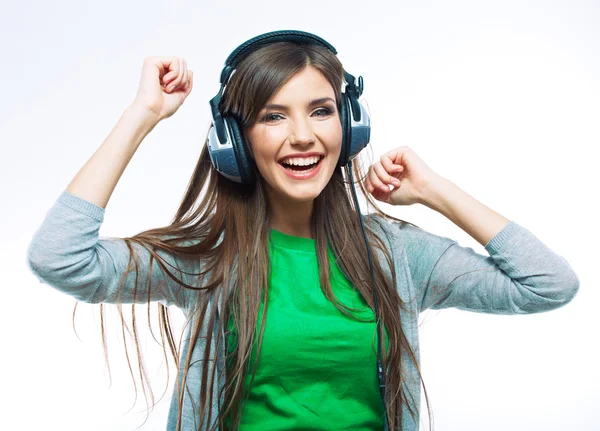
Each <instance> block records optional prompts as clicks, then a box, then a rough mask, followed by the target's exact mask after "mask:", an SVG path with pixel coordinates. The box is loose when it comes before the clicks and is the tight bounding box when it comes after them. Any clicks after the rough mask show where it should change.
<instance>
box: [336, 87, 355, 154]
mask: <svg viewBox="0 0 600 431" xmlns="http://www.w3.org/2000/svg"><path fill="white" fill-rule="evenodd" d="M340 97H341V99H340V122H341V123H342V150H341V151H340V158H339V160H338V166H345V165H346V164H347V163H348V158H349V153H350V143H351V142H352V130H351V127H350V117H349V115H350V112H349V110H350V108H349V106H348V96H346V94H345V93H342V94H341V96H340Z"/></svg>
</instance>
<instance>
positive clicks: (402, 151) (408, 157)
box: [365, 146, 441, 205]
mask: <svg viewBox="0 0 600 431" xmlns="http://www.w3.org/2000/svg"><path fill="white" fill-rule="evenodd" d="M438 179H441V177H440V176H439V175H438V174H436V173H435V172H434V171H433V170H431V168H430V167H429V166H427V165H426V164H425V162H424V161H423V160H421V158H420V157H419V156H417V154H416V153H415V152H414V151H413V150H412V149H411V148H409V147H406V146H404V147H398V148H396V149H393V150H391V151H388V152H387V153H385V154H384V155H383V156H381V159H380V161H378V162H376V163H374V164H373V165H371V167H370V168H369V172H368V173H367V176H366V180H365V187H366V188H367V191H368V192H369V193H371V195H373V197H374V198H375V199H377V200H378V201H381V202H385V203H388V204H390V205H412V204H414V203H423V202H424V199H425V196H426V190H427V187H428V186H429V185H430V184H432V182H434V181H437V180H438ZM390 185H391V186H393V188H392V189H391V190H390V187H389V186H390Z"/></svg>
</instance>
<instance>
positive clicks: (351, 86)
mask: <svg viewBox="0 0 600 431" xmlns="http://www.w3.org/2000/svg"><path fill="white" fill-rule="evenodd" d="M275 42H293V43H296V44H300V45H302V44H304V45H318V46H324V47H325V48H327V49H329V50H330V51H331V52H333V53H334V54H336V55H337V51H336V49H335V48H334V47H333V46H331V45H330V44H329V43H328V42H326V41H325V40H323V39H321V38H320V37H318V36H316V35H314V34H311V33H306V32H303V31H296V30H281V31H272V32H269V33H264V34H261V35H258V36H256V37H253V38H252V39H250V40H247V41H246V42H244V43H242V44H241V45H240V46H238V47H237V48H236V49H235V50H234V51H233V52H232V53H231V54H229V57H227V60H225V67H224V68H223V70H222V71H221V80H220V81H221V88H220V89H219V92H218V93H217V95H216V96H215V97H213V98H212V99H211V100H210V102H209V104H210V111H211V114H212V127H211V129H210V132H209V134H208V143H207V146H208V154H209V155H210V160H211V162H212V164H213V166H214V167H215V169H216V170H217V171H218V172H219V173H220V174H221V175H223V176H224V177H226V178H228V179H230V180H232V181H234V182H236V183H242V184H252V183H254V181H255V174H254V161H253V160H252V157H251V155H250V150H249V146H248V143H247V142H246V140H245V139H244V134H243V129H242V127H241V125H240V123H239V122H238V120H237V119H236V118H235V117H234V116H232V115H226V114H223V113H221V111H220V110H219V104H220V102H221V99H222V97H223V91H224V90H225V87H226V86H227V82H228V81H229V78H231V75H232V74H233V72H234V71H235V69H236V68H237V66H238V64H239V62H240V61H242V60H243V59H244V58H246V56H248V54H250V53H251V52H254V51H256V50H257V49H258V48H260V47H262V46H264V45H268V44H270V43H275ZM344 83H345V88H344V90H343V91H342V93H341V100H340V106H339V115H340V120H341V123H342V150H341V152H340V158H339V160H338V166H345V165H347V164H348V162H350V161H351V160H352V159H353V158H354V157H356V156H357V155H358V153H359V152H360V151H361V150H362V149H363V148H365V147H366V146H367V144H368V143H369V139H370V137H371V120H370V118H369V114H368V112H367V110H366V109H365V107H364V106H363V104H362V103H361V102H360V101H359V100H358V98H359V97H360V95H361V94H362V92H363V79H362V76H359V77H358V80H357V79H356V78H354V76H352V75H351V74H349V73H348V72H346V71H344Z"/></svg>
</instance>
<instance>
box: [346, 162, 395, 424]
mask: <svg viewBox="0 0 600 431" xmlns="http://www.w3.org/2000/svg"><path fill="white" fill-rule="evenodd" d="M347 172H348V175H349V177H350V188H351V189H352V196H353V197H354V203H355V205H356V211H357V212H358V219H359V220H360V227H361V229H362V233H363V237H364V238H365V244H366V246H367V257H368V258H369V269H370V270H371V283H372V284H371V287H372V289H373V305H374V308H375V322H376V324H377V377H378V379H379V393H380V394H381V400H382V401H383V411H384V430H385V431H388V426H389V425H388V416H387V407H386V404H385V380H384V378H383V367H382V365H381V336H380V332H381V327H380V322H379V310H378V307H377V294H376V292H375V275H374V272H373V260H372V259H371V247H370V246H369V240H368V239H367V232H366V231H365V225H364V224H363V219H362V214H361V212H360V205H359V204H358V198H357V196H356V190H355V188H354V176H353V175H352V161H351V160H349V161H348V169H347Z"/></svg>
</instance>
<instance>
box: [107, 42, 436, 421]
mask: <svg viewBox="0 0 600 431" xmlns="http://www.w3.org/2000/svg"><path fill="white" fill-rule="evenodd" d="M307 66H312V67H314V68H316V69H317V70H319V71H320V72H321V73H322V74H323V75H324V76H325V77H326V78H327V80H328V81H329V82H330V83H331V85H332V87H333V89H334V91H335V95H336V100H337V102H338V106H339V102H340V94H341V89H342V83H343V68H342V64H341V63H340V61H339V59H338V58H337V57H336V55H334V54H333V53H332V52H331V51H329V50H327V49H325V48H323V47H320V46H313V45H298V44H294V43H290V42H277V43H273V44H269V45H266V46H264V47H262V48H260V49H258V50H256V51H254V52H252V53H251V54H249V55H248V56H247V57H246V58H245V59H244V60H242V61H241V62H240V64H239V65H238V67H237V70H236V72H235V73H234V74H233V76H232V77H231V80H230V82H229V83H228V85H227V88H226V90H225V94H224V99H223V102H222V106H221V111H222V112H225V113H227V114H229V115H235V116H236V117H237V118H238V119H239V120H240V122H241V124H242V125H243V128H244V129H245V128H247V127H249V126H251V125H252V124H254V122H255V121H256V119H257V116H258V113H259V111H260V110H261V108H262V107H263V106H264V105H265V104H266V102H267V101H268V100H269V99H270V98H271V97H272V96H273V95H274V94H275V93H276V92H277V91H278V90H279V89H280V88H281V87H282V86H283V85H284V84H285V83H286V82H287V81H288V80H289V79H290V78H291V77H292V76H293V75H294V74H296V73H298V72H300V71H301V70H302V69H304V68H305V67H307ZM357 160H358V159H357ZM254 169H255V176H256V178H257V181H256V182H255V184H252V185H243V184H238V183H234V182H232V181H230V180H228V179H227V178H225V177H223V176H222V175H220V174H218V172H217V171H216V170H215V169H214V167H213V165H212V164H211V161H210V157H209V155H208V151H207V149H206V145H205V146H204V148H203V150H202V151H201V154H200V158H199V160H198V163H197V165H196V167H195V169H194V172H193V175H192V177H191V179H190V182H189V185H188V188H187V190H186V192H185V195H184V197H183V200H182V202H181V204H180V206H179V209H178V210H177V213H176V215H175V217H174V218H173V221H172V222H171V223H170V224H169V225H168V226H166V227H162V228H156V229H151V230H148V231H144V232H141V233H139V234H137V235H135V236H133V237H127V238H123V240H124V241H125V242H126V243H127V245H128V247H129V250H130V253H131V254H130V265H129V269H134V270H135V271H136V275H137V271H138V267H137V264H135V265H133V264H132V262H133V259H134V255H135V253H134V249H133V247H132V245H133V244H134V243H137V244H139V245H142V246H143V247H144V248H146V249H147V250H149V251H150V254H151V262H150V266H151V265H152V260H153V259H156V260H157V262H158V263H159V265H160V267H161V269H162V270H163V271H164V272H165V274H168V276H169V277H170V278H171V279H172V280H175V281H176V282H177V283H179V284H180V285H181V286H183V287H184V288H186V289H194V295H193V298H195V300H194V301H195V303H194V304H192V306H190V307H188V310H189V313H188V316H187V321H186V327H187V329H188V330H189V331H190V332H189V334H190V337H189V348H188V349H185V350H187V354H186V355H185V357H182V358H181V359H182V360H183V364H180V358H179V355H180V349H179V348H178V345H177V343H176V341H175V337H174V336H173V330H172V327H171V320H170V318H169V310H168V308H167V307H166V306H164V305H163V304H160V303H159V304H158V307H159V325H160V332H161V339H162V341H163V344H162V347H163V350H164V355H165V358H166V356H167V353H166V351H167V347H166V346H165V344H168V346H169V350H170V352H171V355H172V356H173V359H174V361H175V364H176V367H177V370H178V378H177V379H176V381H177V382H178V384H177V385H176V393H175V394H174V395H173V396H174V397H177V405H178V420H177V430H180V429H181V420H182V406H183V399H184V394H185V392H184V391H189V390H190V388H189V387H187V385H186V381H187V375H188V371H189V368H190V365H191V362H192V350H193V346H195V345H196V343H197V342H198V341H199V339H200V338H202V339H203V340H202V342H206V346H210V345H211V343H213V342H214V343H215V345H216V346H217V348H216V352H218V351H219V346H221V347H222V346H227V338H228V335H231V332H230V331H229V329H228V322H229V320H230V319H232V321H233V322H234V325H235V329H236V337H237V342H236V346H235V349H233V351H232V352H231V353H230V354H228V355H227V360H226V361H227V363H228V364H230V367H229V368H227V373H226V376H225V386H224V388H223V390H224V394H223V393H219V398H220V397H221V396H222V395H224V398H223V399H224V402H223V404H222V405H221V406H220V411H219V418H218V421H216V422H215V426H213V427H212V428H211V431H212V430H216V429H226V422H225V420H226V417H228V416H229V417H231V420H232V429H238V427H239V423H240V420H241V402H242V398H243V394H244V392H245V390H246V388H244V382H245V377H246V375H247V373H248V372H249V366H248V363H249V358H250V354H251V351H252V346H253V345H254V344H255V342H256V340H257V338H258V350H257V356H256V362H257V363H258V359H259V355H260V347H261V344H262V335H263V331H264V325H265V319H266V316H267V308H268V307H267V304H268V301H267V300H268V291H269V289H268V274H269V256H268V254H269V253H268V250H269V249H268V235H269V231H270V227H269V226H270V208H269V202H268V200H267V194H266V191H265V184H264V179H263V178H262V177H261V175H260V174H259V172H258V170H257V169H256V167H254ZM353 173H354V178H357V181H356V182H357V183H358V184H359V186H360V190H361V192H362V194H363V196H365V197H366V199H367V200H368V202H369V203H370V205H371V206H372V207H373V209H374V210H375V212H377V213H378V214H380V215H381V216H383V217H385V218H387V219H389V220H394V221H402V222H404V221H403V220H400V219H398V218H395V217H392V216H389V215H387V214H385V213H384V212H383V211H381V209H379V207H378V206H377V204H376V202H375V201H374V200H373V199H372V198H371V196H370V195H369V193H367V191H366V190H365V188H364V186H363V181H362V180H363V179H364V174H363V172H362V168H361V166H360V165H359V164H354V169H353ZM348 174H349V172H348V171H347V167H346V168H344V169H343V168H341V167H337V168H336V170H335V171H334V173H333V175H332V178H331V180H330V181H329V183H328V184H327V186H326V187H325V188H324V190H323V191H322V192H321V194H320V195H319V196H318V197H317V198H316V199H315V202H314V207H313V214H312V220H311V228H312V235H313V238H314V239H315V243H316V250H317V259H318V265H319V277H320V283H321V289H322V291H323V294H324V295H325V296H326V297H327V298H328V299H329V300H330V301H331V302H332V303H333V304H334V305H335V306H336V307H337V308H338V309H339V310H340V312H342V313H344V314H346V315H349V314H350V313H349V310H351V309H348V308H347V307H345V306H344V305H342V304H340V303H339V302H338V301H336V299H335V296H334V294H333V292H332V290H331V285H330V278H329V275H330V266H329V260H328V253H327V247H328V244H329V245H330V246H331V249H332V251H333V254H334V256H335V258H336V260H337V263H338V265H339V266H340V268H341V270H342V271H343V272H344V274H345V275H346V276H347V277H348V279H349V280H350V282H351V283H352V285H353V286H354V287H355V288H356V289H357V290H358V291H359V292H360V293H361V295H362V296H363V298H364V299H365V301H366V302H367V304H368V305H369V307H370V308H371V309H373V310H374V304H373V293H372V290H371V289H372V288H373V287H374V288H375V289H376V293H377V298H378V306H379V309H378V310H379V316H380V320H381V323H382V326H384V327H385V330H387V332H388V334H389V348H388V350H387V351H386V349H385V348H384V346H382V365H383V368H384V370H388V372H386V373H385V385H386V394H387V395H386V409H387V413H388V418H389V421H390V422H389V426H390V429H391V430H393V429H398V427H399V426H400V423H401V422H402V405H403V404H405V405H407V406H408V408H409V411H410V414H411V415H412V417H413V418H414V419H415V421H416V418H417V417H418V414H419V412H418V411H417V410H416V406H415V405H414V404H413V403H411V402H409V398H410V397H408V396H407V394H406V392H405V390H404V387H403V386H404V385H403V384H402V383H403V381H404V378H405V373H406V364H405V363H404V361H403V359H402V357H403V355H408V357H410V358H411V360H412V361H413V362H414V364H415V366H416V369H417V371H418V373H419V378H420V379H421V381H422V377H421V371H420V368H419V364H418V362H417V360H416V357H415V355H414V352H413V351H412V349H411V347H410V345H409V343H408V341H407V339H406V336H405V335H404V332H403V330H402V327H401V321H400V312H403V311H405V310H406V306H405V303H404V302H403V301H402V300H401V298H400V296H399V295H398V292H397V290H396V288H395V284H396V275H395V272H394V268H393V263H392V260H391V255H390V252H389V251H388V250H387V248H386V246H385V243H384V241H383V239H382V238H380V237H379V236H378V234H377V233H376V231H375V229H373V228H372V227H371V226H370V225H369V223H365V229H366V231H367V235H368V239H369V244H370V245H371V248H372V250H373V251H375V250H379V251H381V252H382V253H383V255H384V256H385V260H386V262H385V266H386V267H387V268H391V270H392V271H391V276H387V275H386V272H385V271H384V270H383V265H382V263H383V262H380V261H379V259H377V254H376V253H375V252H373V253H371V254H372V258H373V265H374V277H375V284H374V286H373V287H372V285H371V284H372V283H371V273H370V270H369V262H368V260H367V252H366V246H365V242H364V238H363V234H362V230H361V226H360V223H359V219H358V213H357V208H356V207H355V204H354V201H353V199H352V195H351V191H350V190H351V189H350V187H352V186H353V185H352V184H351V183H350V181H349V180H348ZM331 202H335V205H329V204H328V203H331ZM405 223H408V222H405ZM409 224H412V223H409ZM184 242H185V244H184ZM158 251H162V252H166V253H170V254H172V255H174V256H180V257H185V258H187V259H189V258H193V259H197V262H198V268H202V270H201V271H200V272H199V273H197V274H196V275H199V276H200V277H199V278H198V280H202V283H201V284H202V285H196V286H193V285H190V284H187V283H184V282H182V281H180V278H181V277H178V276H177V275H176V274H173V273H172V272H171V270H169V267H170V265H169V264H167V263H165V262H164V259H163V257H161V256H160V254H158V253H157V252H158ZM124 278H125V277H124ZM136 280H137V278H136ZM229 286H232V287H231V288H230V289H228V288H227V287H229ZM136 289H137V286H136ZM221 294H223V310H222V313H223V315H222V316H219V317H218V318H217V316H216V314H217V313H216V303H217V300H216V298H219V297H220V295H221ZM261 300H264V314H263V319H262V322H261V331H260V334H257V330H256V327H257V319H258V313H259V306H260V303H261ZM209 304H212V305H211V307H210V309H209V307H208V305H209ZM101 307H102V306H101ZM120 307H121V304H119V310H121V308H120ZM148 308H149V309H150V303H149V301H148ZM149 315H150V314H149V313H148V316H149ZM121 322H122V323H123V325H124V326H125V325H126V323H125V320H124V319H123V315H122V313H121ZM132 322H133V334H132V335H133V338H134V341H135V346H136V350H137V357H138V361H139V369H140V370H139V376H140V379H141V382H142V387H143V388H144V395H145V396H146V389H147V387H150V386H149V382H148V381H147V380H148V376H147V374H146V370H145V369H144V365H143V359H142V352H141V349H140V347H139V342H138V338H137V337H138V336H137V330H136V326H135V311H134V306H132ZM217 322H218V327H216V325H217ZM101 323H102V340H103V344H104V346H105V355H106V340H105V334H104V318H103V314H102V308H101ZM203 325H207V327H203ZM128 331H129V329H128ZM125 332H126V331H125V330H124V331H123V334H125ZM130 333H131V332H130ZM213 334H216V335H217V338H216V340H213ZM222 334H225V339H223V337H222ZM205 337H206V340H204V338H205ZM380 337H381V339H382V340H383V339H384V334H383V332H382V333H381V334H380ZM209 351H210V349H208V348H207V349H206V351H205V354H204V357H203V360H202V362H203V365H202V370H203V376H204V378H203V380H202V382H201V387H200V388H198V390H199V393H195V394H191V396H192V398H194V399H196V400H198V401H199V405H197V406H196V408H199V411H200V417H201V418H203V419H204V418H205V417H207V420H206V423H209V424H210V423H212V422H213V421H214V419H215V418H211V406H212V405H213V404H214V403H215V400H213V399H212V394H213V390H214V389H215V388H213V383H214V380H213V376H209V363H212V364H215V363H216V361H217V358H216V357H215V358H210V357H209ZM225 351H226V352H228V350H227V349H226V350H225ZM107 359H108V358H107ZM127 360H128V361H129V356H127ZM181 365H183V367H181ZM129 367H130V370H131V364H129ZM255 371H256V368H254V370H253V371H252V379H254V374H255ZM109 372H110V370H109ZM213 372H214V367H213ZM132 377H133V371H132ZM180 379H181V381H182V383H183V384H179V381H180ZM134 385H135V379H134ZM251 385H252V381H251V382H250V386H251ZM135 387H136V395H137V385H136V386H135ZM423 388H425V385H424V384H423ZM194 389H195V388H194ZM425 396H426V399H427V406H428V410H429V399H428V397H427V391H426V390H425ZM150 397H151V399H152V404H154V396H153V394H152V391H151V390H150ZM146 401H147V402H148V397H147V396H146ZM413 401H414V400H413ZM429 411H430V410H429ZM202 422H204V421H202ZM430 423H431V413H430ZM201 425H202V424H200V426H201Z"/></svg>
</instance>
